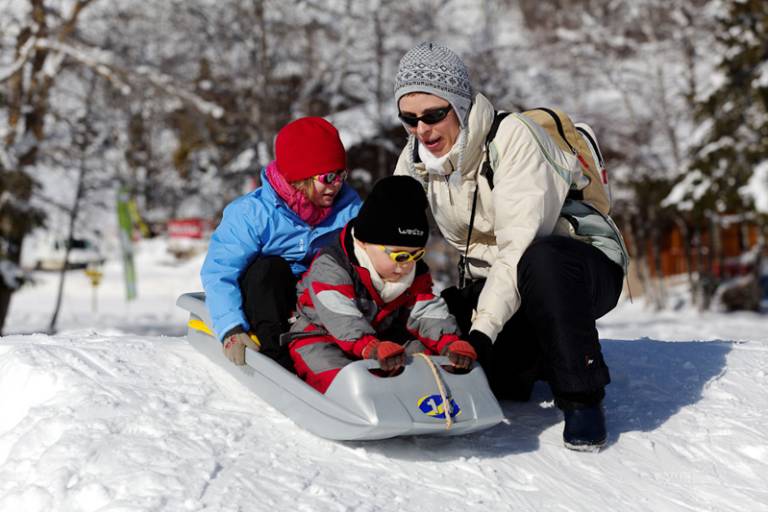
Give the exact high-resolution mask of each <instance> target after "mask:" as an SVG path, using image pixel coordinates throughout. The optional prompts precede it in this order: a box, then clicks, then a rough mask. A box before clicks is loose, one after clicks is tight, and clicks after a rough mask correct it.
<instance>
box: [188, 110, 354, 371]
mask: <svg viewBox="0 0 768 512" xmlns="http://www.w3.org/2000/svg"><path fill="white" fill-rule="evenodd" d="M346 175H347V171H346V153H345V151H344V146H343V145H342V143H341V139H340V138H339V133H338V131H337V130H336V128H335V127H334V126H333V125H332V124H330V123H329V122H328V121H325V120H324V119H322V118H319V117H305V118H301V119H298V120H296V121H293V122H291V123H289V124H287V125H286V126H284V127H283V128H282V129H281V130H280V131H279V132H278V134H277V138H276V139H275V160H274V161H273V162H271V163H270V164H269V165H267V167H266V168H265V169H264V170H263V171H262V173H261V183H262V186H261V187H259V188H257V189H256V190H254V191H253V192H251V193H249V194H246V195H244V196H241V197H239V198H237V199H235V200H234V201H232V203H230V204H229V205H228V206H227V207H226V208H225V209H224V217H223V218H222V220H221V223H220V224H219V226H218V227H217V228H216V230H215V231H214V233H213V236H212V237H211V242H210V245H209V247H208V254H207V255H206V258H205V262H204V263H203V267H202V270H201V272H200V277H201V280H202V282H203V287H204V289H205V293H206V298H205V302H206V306H207V307H208V311H209V312H210V314H211V319H212V321H213V330H214V332H215V334H216V336H217V337H218V338H219V340H221V341H222V344H223V349H224V353H225V355H226V356H227V358H229V359H230V360H231V361H232V362H233V363H234V364H237V365H242V364H245V347H249V348H252V349H254V350H260V351H261V352H262V353H263V354H265V355H267V356H269V357H272V358H273V359H275V360H277V361H278V362H279V363H281V364H282V365H283V366H285V367H287V368H290V367H291V362H290V357H288V354H287V352H286V351H285V350H283V349H281V347H280V342H279V336H280V334H281V333H283V332H286V331H287V330H288V318H289V317H290V314H291V311H292V310H293V308H294V306H295V300H296V283H297V281H298V278H299V277H300V276H301V274H302V273H303V272H304V271H306V270H307V268H308V266H309V264H310V263H311V261H312V258H313V257H314V256H315V254H316V253H317V252H318V251H319V250H320V249H321V248H322V247H324V246H325V245H327V244H328V243H330V242H331V241H333V240H334V239H335V238H336V236H335V235H336V233H337V232H338V230H339V229H340V228H342V227H343V226H344V225H345V224H346V223H347V222H348V221H349V220H350V219H352V218H354V217H355V216H356V215H357V212H358V210H359V209H360V198H359V197H358V195H357V193H356V192H355V191H354V190H353V189H352V188H351V187H350V186H349V185H348V184H346V183H345V179H346ZM251 335H253V336H255V338H256V341H254V340H253V338H252V337H251Z"/></svg>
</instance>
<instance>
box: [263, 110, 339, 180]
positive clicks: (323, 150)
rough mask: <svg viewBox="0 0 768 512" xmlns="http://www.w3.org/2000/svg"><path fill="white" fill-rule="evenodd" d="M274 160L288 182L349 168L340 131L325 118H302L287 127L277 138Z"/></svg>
mask: <svg viewBox="0 0 768 512" xmlns="http://www.w3.org/2000/svg"><path fill="white" fill-rule="evenodd" d="M275 159H276V160H277V170H278V171H279V172H280V174H282V175H283V176H284V177H285V179H286V180H288V181H289V182H290V181H299V180H304V179H307V178H311V177H312V176H316V175H318V174H325V173H327V172H332V171H341V170H344V169H346V168H347V154H346V152H345V151H344V145H343V144H342V143H341V138H339V131H338V130H337V129H336V128H335V127H334V126H333V125H332V124H331V123H329V122H328V121H326V120H325V119H323V118H322V117H302V118H299V119H297V120H295V121H292V122H290V123H288V124H287V125H285V126H284V127H283V128H282V129H281V130H280V131H279V132H278V133H277V138H276V139H275Z"/></svg>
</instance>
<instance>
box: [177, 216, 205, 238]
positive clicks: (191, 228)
mask: <svg viewBox="0 0 768 512" xmlns="http://www.w3.org/2000/svg"><path fill="white" fill-rule="evenodd" d="M207 227H208V222H207V221H206V220H205V219H201V218H191V219H173V220H169V221H168V237H169V238H194V239H196V240H199V239H201V238H203V236H204V234H205V231H206V229H207Z"/></svg>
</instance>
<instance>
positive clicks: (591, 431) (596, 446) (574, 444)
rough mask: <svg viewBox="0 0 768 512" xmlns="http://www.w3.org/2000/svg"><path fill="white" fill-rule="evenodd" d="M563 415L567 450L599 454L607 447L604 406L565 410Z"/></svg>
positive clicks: (564, 438) (564, 439)
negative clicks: (601, 449)
mask: <svg viewBox="0 0 768 512" xmlns="http://www.w3.org/2000/svg"><path fill="white" fill-rule="evenodd" d="M563 415H564V416H565V428H564V429H563V441H564V442H565V446H566V448H570V449H571V450H576V451H579V452H598V451H600V448H602V447H603V446H605V440H606V437H607V435H606V431H605V415H604V414H603V406H602V404H600V403H598V404H596V405H592V406H589V407H583V408H576V409H563Z"/></svg>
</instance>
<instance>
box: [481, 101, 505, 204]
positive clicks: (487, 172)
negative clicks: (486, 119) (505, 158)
mask: <svg viewBox="0 0 768 512" xmlns="http://www.w3.org/2000/svg"><path fill="white" fill-rule="evenodd" d="M509 114H510V113H509V112H495V113H494V116H493V124H491V129H490V130H488V135H486V136H485V162H483V167H482V169H481V170H480V174H482V175H483V176H485V179H487V180H488V186H489V187H491V190H493V168H492V167H491V152H490V146H491V142H493V139H494V138H496V132H498V131H499V126H501V122H502V121H503V120H504V118H505V117H507V116H508V115H509Z"/></svg>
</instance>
